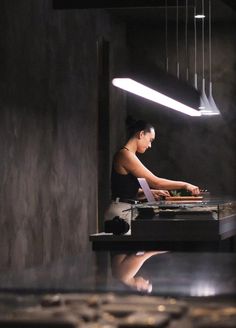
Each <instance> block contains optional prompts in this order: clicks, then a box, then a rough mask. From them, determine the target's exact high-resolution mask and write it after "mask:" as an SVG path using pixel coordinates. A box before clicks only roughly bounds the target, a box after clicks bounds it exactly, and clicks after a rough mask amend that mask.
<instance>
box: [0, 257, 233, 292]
mask: <svg viewBox="0 0 236 328" xmlns="http://www.w3.org/2000/svg"><path fill="white" fill-rule="evenodd" d="M86 256H87V260H86V258H85V257H84V256H78V257H74V258H66V259H63V260H59V261H57V262H54V263H51V264H49V265H47V266H42V267H35V268H29V269H26V270H23V271H21V272H5V273H1V275H0V289H1V291H7V290H8V291H9V290H10V291H54V292H56V291H57V292H59V291H70V292H75V291H86V292H88V291H90V292H91V291H92V292H97V291H102V292H110V291H115V292H145V293H152V294H155V295H165V296H201V297H202V296H220V295H222V296H225V295H228V296H236V269H235V268H236V254H235V253H178V252H158V251H147V252H136V253H135V252H134V253H132V252H111V253H110V252H93V253H92V254H87V255H86ZM88 257H90V258H88Z"/></svg>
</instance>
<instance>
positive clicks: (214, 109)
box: [208, 0, 220, 115]
mask: <svg viewBox="0 0 236 328" xmlns="http://www.w3.org/2000/svg"><path fill="white" fill-rule="evenodd" d="M211 61H212V57H211V0H209V81H210V82H209V97H208V100H209V104H210V106H211V109H212V115H220V111H219V109H218V107H217V106H216V103H215V101H214V98H213V95H212V78H211V77H212V71H211V66H212V65H211Z"/></svg>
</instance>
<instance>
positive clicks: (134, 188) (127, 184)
mask: <svg viewBox="0 0 236 328" xmlns="http://www.w3.org/2000/svg"><path fill="white" fill-rule="evenodd" d="M139 188H140V186H139V182H138V180H137V178H136V177H135V176H134V175H132V174H131V173H128V174H120V173H117V172H116V171H115V168H114V165H113V166H112V172H111V193H112V199H114V200H115V199H116V198H117V197H119V198H121V199H122V198H123V199H136V197H137V193H138V189H139Z"/></svg>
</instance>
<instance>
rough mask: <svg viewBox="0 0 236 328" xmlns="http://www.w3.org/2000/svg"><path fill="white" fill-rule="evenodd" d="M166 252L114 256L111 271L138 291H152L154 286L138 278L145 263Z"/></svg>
mask: <svg viewBox="0 0 236 328" xmlns="http://www.w3.org/2000/svg"><path fill="white" fill-rule="evenodd" d="M160 253H165V252H154V251H153V252H140V253H136V254H112V257H111V269H112V275H113V277H114V278H116V279H118V280H119V281H121V282H122V283H123V284H125V285H126V286H128V287H130V288H132V289H135V290H138V291H146V292H149V293H150V292H151V291H152V284H151V283H150V281H149V280H146V279H144V278H143V277H141V276H136V274H137V272H138V271H139V269H140V268H141V266H142V265H143V263H144V262H145V261H146V260H147V259H149V258H150V257H151V256H153V255H156V254H160Z"/></svg>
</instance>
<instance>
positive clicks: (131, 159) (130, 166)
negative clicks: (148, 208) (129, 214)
mask: <svg viewBox="0 0 236 328" xmlns="http://www.w3.org/2000/svg"><path fill="white" fill-rule="evenodd" d="M116 165H117V166H118V168H120V169H121V170H123V171H124V172H126V173H132V174H133V175H134V176H136V177H137V178H145V179H146V180H147V182H148V184H149V185H150V187H151V188H155V189H165V190H173V189H186V190H189V191H190V192H191V193H192V194H193V195H197V194H199V192H200V191H199V188H198V187H197V186H195V185H192V184H190V183H187V182H184V181H174V180H169V179H163V178H159V177H157V176H156V175H154V174H153V173H152V172H151V171H150V170H148V169H147V168H146V167H145V166H144V165H143V164H142V163H141V161H140V160H139V159H138V157H137V156H136V155H135V154H134V153H132V152H130V151H125V152H124V151H122V152H120V153H119V157H117V161H116Z"/></svg>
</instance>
